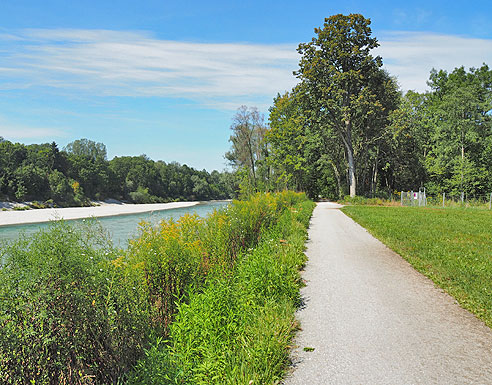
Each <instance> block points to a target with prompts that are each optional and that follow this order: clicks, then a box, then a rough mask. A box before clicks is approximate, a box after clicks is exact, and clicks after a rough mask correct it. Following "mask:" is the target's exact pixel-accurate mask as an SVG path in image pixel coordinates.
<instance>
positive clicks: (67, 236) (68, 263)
mask: <svg viewBox="0 0 492 385" xmlns="http://www.w3.org/2000/svg"><path fill="white" fill-rule="evenodd" d="M114 253H115V251H114V250H113V249H112V248H111V246H110V244H108V241H107V240H106V239H105V237H104V236H103V235H101V233H100V231H99V230H98V229H97V228H93V227H87V228H84V229H78V228H75V227H73V226H71V225H68V224H67V223H64V222H56V223H53V224H52V225H51V227H50V229H49V230H46V231H40V232H39V233H37V234H36V235H35V236H34V237H33V238H31V239H25V238H21V239H20V240H19V241H17V242H15V243H11V244H9V245H7V246H5V247H4V248H3V249H2V254H1V256H0V260H1V261H2V265H1V269H0V282H1V284H0V297H1V298H2V301H1V302H0V324H1V325H2V329H1V333H0V375H1V377H2V381H3V383H5V384H33V383H36V384H63V383H69V384H93V383H111V382H113V381H115V380H116V379H117V378H118V377H120V376H121V374H122V373H124V372H125V371H126V370H128V369H129V367H130V366H131V364H132V363H133V362H134V361H135V359H136V358H137V356H138V355H139V353H140V352H141V349H142V347H143V341H144V335H145V330H144V328H143V326H144V322H143V321H144V320H145V318H144V317H141V314H140V312H139V311H138V307H135V304H136V301H135V299H134V297H133V293H132V289H131V288H129V287H126V286H125V279H124V277H123V276H121V275H120V274H119V272H118V271H117V270H116V269H115V268H114V267H113V265H112V264H111V262H110V261H111V260H112V259H113V258H115V254H114ZM142 318H143V319H142Z"/></svg>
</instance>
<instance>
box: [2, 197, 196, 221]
mask: <svg viewBox="0 0 492 385" xmlns="http://www.w3.org/2000/svg"><path fill="white" fill-rule="evenodd" d="M198 203H200V202H171V203H151V204H128V203H121V202H117V201H113V202H111V203H108V202H98V204H99V206H92V207H66V208H52V209H31V210H24V211H16V210H12V211H0V226H8V225H20V224H25V223H40V222H49V221H51V220H56V219H67V220H68V219H82V218H90V217H108V216H113V215H123V214H138V213H145V212H150V211H158V210H167V209H176V208H180V207H189V206H194V205H197V204H198Z"/></svg>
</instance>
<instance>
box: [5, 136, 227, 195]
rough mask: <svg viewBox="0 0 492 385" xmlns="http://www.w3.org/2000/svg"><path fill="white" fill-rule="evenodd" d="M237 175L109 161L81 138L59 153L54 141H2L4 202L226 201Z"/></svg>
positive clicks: (135, 159)
mask: <svg viewBox="0 0 492 385" xmlns="http://www.w3.org/2000/svg"><path fill="white" fill-rule="evenodd" d="M234 186H235V180H234V175H232V174H231V173H228V172H218V171H212V172H211V173H209V172H207V171H206V170H202V171H199V170H195V169H194V168H192V167H188V166H187V165H180V164H179V163H176V162H171V163H165V162H163V161H153V160H151V159H149V158H148V157H147V156H145V155H141V156H122V157H115V158H113V159H111V160H109V161H108V159H107V151H106V146H105V145H104V144H103V143H96V142H94V141H91V140H88V139H79V140H75V141H74V142H72V143H70V144H69V145H67V146H66V147H65V148H64V149H62V150H60V149H59V148H58V146H57V144H56V143H55V142H53V143H45V144H31V145H24V144H22V143H12V142H10V141H8V140H5V139H3V138H1V137H0V199H2V200H12V201H33V200H35V201H48V204H50V203H53V204H54V203H56V204H59V205H86V204H89V201H90V200H102V199H106V198H116V199H120V200H124V201H130V202H135V203H155V202H167V201H173V200H210V199H227V198H230V197H231V195H232V194H233V193H234V189H235V187H234Z"/></svg>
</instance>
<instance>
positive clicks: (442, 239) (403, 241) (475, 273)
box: [342, 206, 492, 327]
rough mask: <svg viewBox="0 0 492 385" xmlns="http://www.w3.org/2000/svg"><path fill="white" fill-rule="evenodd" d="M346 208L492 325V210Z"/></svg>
mask: <svg viewBox="0 0 492 385" xmlns="http://www.w3.org/2000/svg"><path fill="white" fill-rule="evenodd" d="M342 210H343V212H344V213H345V214H347V215H348V216H350V217H351V218H353V219H354V220H355V221H356V222H358V223H359V224H360V225H362V226H363V227H365V228H366V229H367V230H369V232H370V233H371V234H373V235H374V236H375V237H376V238H378V239H380V240H381V241H382V242H383V243H385V244H386V245H387V246H388V247H390V248H391V249H393V250H394V251H396V252H397V253H398V254H400V255H401V256H402V257H403V258H405V259H406V260H407V261H408V262H410V263H411V264H412V265H413V266H414V267H415V268H416V269H417V270H418V271H420V272H421V273H423V274H425V275H426V276H428V277H429V278H431V279H432V280H433V281H434V282H435V283H436V284H437V285H438V286H440V287H441V288H443V289H444V290H446V291H447V292H448V293H449V294H451V295H452V296H453V297H455V298H456V299H457V301H458V302H459V303H460V304H461V305H462V306H463V307H465V308H466V309H468V310H470V311H471V312H473V313H475V314H476V315H477V316H478V317H479V318H481V319H482V320H483V321H485V323H486V324H487V325H488V326H489V327H492V212H491V211H488V210H479V209H449V208H447V209H432V208H415V207H374V206H346V207H344V208H343V209H342Z"/></svg>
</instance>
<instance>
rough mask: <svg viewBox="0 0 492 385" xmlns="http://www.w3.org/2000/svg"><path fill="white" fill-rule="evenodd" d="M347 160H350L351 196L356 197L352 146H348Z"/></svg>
mask: <svg viewBox="0 0 492 385" xmlns="http://www.w3.org/2000/svg"><path fill="white" fill-rule="evenodd" d="M347 161H348V171H349V187H350V196H351V197H355V195H356V181H355V163H354V153H353V150H352V148H347Z"/></svg>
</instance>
